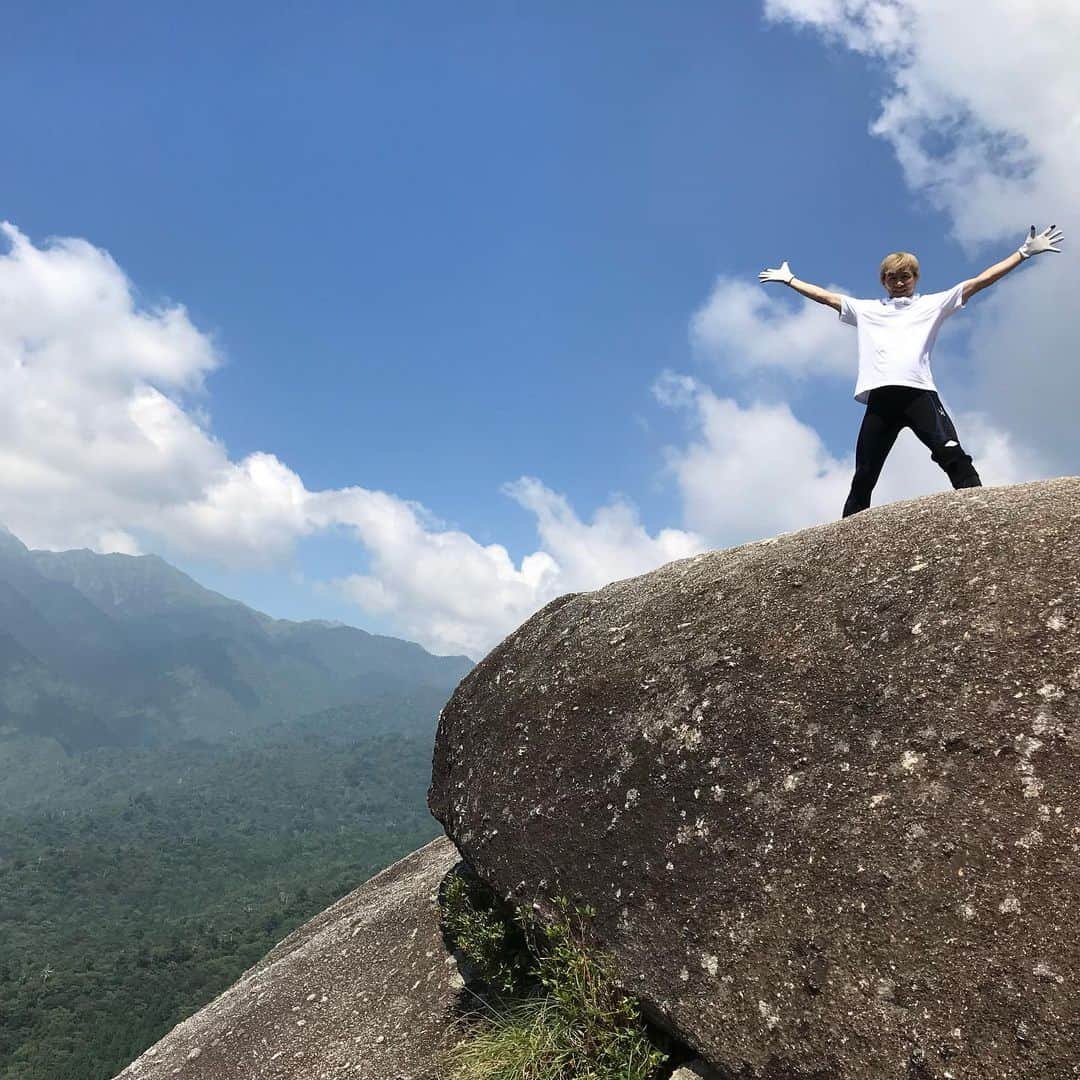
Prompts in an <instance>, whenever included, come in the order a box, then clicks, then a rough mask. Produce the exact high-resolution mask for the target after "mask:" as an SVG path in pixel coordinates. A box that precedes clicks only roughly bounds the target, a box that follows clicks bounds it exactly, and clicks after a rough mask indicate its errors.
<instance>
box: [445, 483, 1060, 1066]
mask: <svg viewBox="0 0 1080 1080" xmlns="http://www.w3.org/2000/svg"><path fill="white" fill-rule="evenodd" d="M1078 573H1080V480H1077V479H1071V478H1070V479H1062V480H1055V481H1044V482H1039V483H1034V484H1027V485H1022V486H1016V487H1010V488H997V489H977V490H973V491H965V492H960V493H956V492H948V493H943V494H941V495H936V496H931V497H929V498H926V499H920V500H916V501H913V502H908V503H898V504H893V505H890V506H885V507H882V508H878V509H874V510H871V511H867V512H866V513H863V514H860V515H858V516H856V517H853V518H849V519H847V520H845V521H839V522H835V523H832V524H828V525H823V526H819V527H816V528H813V529H808V530H806V531H804V532H800V533H795V534H789V535H785V536H781V537H779V538H777V539H776V540H772V541H765V542H761V543H756V544H750V545H747V546H744V547H741V548H737V549H733V550H729V551H722V552H715V553H711V554H707V555H702V556H697V557H695V558H692V559H687V560H684V561H680V562H677V563H672V564H670V565H668V566H666V567H663V568H661V569H660V570H657V571H655V572H653V573H651V574H647V575H645V576H643V577H639V578H635V579H632V580H629V581H623V582H619V583H616V584H614V585H610V586H608V587H606V588H604V589H601V590H599V591H597V592H594V593H588V594H579V595H572V596H567V597H563V598H562V599H560V600H556V601H554V602H553V603H551V604H549V605H548V606H547V607H546V608H544V609H543V610H542V611H541V612H539V613H538V614H537V615H535V616H534V617H533V618H532V619H530V620H529V621H528V622H527V623H526V624H525V625H524V626H523V627H521V628H520V629H519V630H518V631H517V632H516V633H514V634H513V635H511V636H510V637H509V638H507V639H506V640H505V641H504V642H503V643H502V644H501V645H499V646H498V647H497V648H496V649H494V650H493V651H492V652H491V653H490V654H489V656H488V657H487V658H486V659H485V660H484V661H483V662H482V663H481V664H480V665H479V666H478V667H477V668H476V669H474V671H473V672H472V673H470V674H469V675H468V676H467V677H466V678H465V680H464V681H463V682H462V684H461V685H460V686H459V688H458V690H457V691H456V692H455V694H454V696H453V698H452V699H451V701H450V703H449V704H448V705H447V707H446V708H445V709H444V711H443V715H442V717H441V720H440V726H439V734H438V738H437V744H436V755H435V769H434V777H433V783H432V789H431V793H430V804H431V807H432V809H433V811H434V812H435V814H436V816H437V817H438V818H439V819H440V820H441V821H442V822H443V823H444V825H445V826H446V829H447V831H448V833H449V834H450V836H451V837H452V838H453V839H454V840H455V841H456V843H457V845H458V847H459V848H460V849H461V851H462V853H463V854H464V856H465V857H466V858H467V859H468V861H469V862H470V864H471V865H472V866H473V867H474V869H475V870H476V871H477V873H479V875H480V876H481V877H482V878H484V879H485V880H486V881H487V882H489V884H492V885H493V886H494V887H495V888H496V889H498V890H499V891H501V892H502V893H503V894H504V895H505V896H507V897H508V898H510V899H512V900H514V901H516V902H519V903H533V902H535V903H537V904H538V905H539V909H540V910H541V911H542V912H543V911H549V910H550V906H549V904H550V900H551V898H552V897H553V896H554V895H556V894H558V893H562V894H565V895H567V896H569V897H571V898H573V899H575V900H578V901H586V902H588V903H589V904H591V905H593V906H594V907H595V908H596V909H597V912H598V914H597V917H596V920H595V932H596V937H597V941H598V943H599V944H600V945H602V946H604V947H606V948H608V949H610V950H612V952H613V954H614V958H615V961H616V966H617V970H618V972H619V977H620V980H621V981H622V982H623V984H624V985H625V986H627V987H629V988H630V989H631V990H632V991H633V992H635V993H636V994H637V995H638V996H639V997H641V998H642V1000H643V1001H644V1002H645V1004H646V1006H647V1008H648V1009H649V1010H650V1011H651V1012H653V1013H654V1014H655V1015H656V1016H657V1017H659V1018H662V1021H663V1022H664V1024H665V1026H667V1027H669V1028H670V1029H672V1030H673V1031H675V1032H676V1033H677V1034H678V1035H680V1036H681V1037H682V1038H683V1039H685V1041H686V1042H688V1043H689V1044H690V1045H691V1046H692V1047H694V1048H695V1050H696V1051H697V1052H699V1053H700V1054H701V1055H702V1056H703V1057H704V1058H705V1059H706V1060H707V1061H708V1063H709V1064H711V1065H712V1066H713V1067H715V1068H717V1069H718V1070H719V1071H720V1073H721V1075H723V1076H725V1077H737V1078H745V1077H766V1078H770V1080H809V1078H813V1080H891V1078H900V1077H903V1078H905V1080H911V1078H941V1080H999V1078H1000V1080H1006V1078H1007V1080H1062V1078H1066V1077H1075V1076H1080V918H1078V917H1077V910H1078V904H1080V854H1078V851H1080V586H1078V580H1077V578H1078Z"/></svg>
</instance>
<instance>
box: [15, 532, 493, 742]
mask: <svg viewBox="0 0 1080 1080" xmlns="http://www.w3.org/2000/svg"><path fill="white" fill-rule="evenodd" d="M471 666H472V664H471V661H469V660H468V658H467V657H437V656H433V655H432V654H430V653H428V652H427V651H426V650H425V649H423V648H422V647H421V646H420V645H418V644H416V643H414V642H407V641H403V640H400V639H398V638H392V637H387V636H383V635H377V634H371V633H369V632H368V631H365V630H361V629H359V628H357V627H351V626H347V625H345V624H341V623H337V624H335V623H329V622H326V621H324V620H312V621H309V622H294V621H291V620H286V619H275V618H273V617H272V616H270V615H267V614H265V613H263V612H260V611H257V610H255V609H253V608H250V607H248V606H246V605H245V604H243V603H241V602H240V601H238V600H233V599H231V598H229V597H226V596H223V595H222V594H220V593H217V592H214V591H213V590H210V589H207V588H205V587H204V586H202V585H201V584H199V583H198V582H197V581H196V580H195V579H194V578H192V577H190V576H189V575H187V574H185V573H184V572H183V571H181V570H179V569H177V568H176V567H174V566H172V565H171V564H169V563H168V562H166V561H165V560H164V559H162V558H160V557H159V556H156V555H122V554H111V555H99V554H97V553H95V552H92V551H89V550H87V549H77V550H73V551H63V552H53V551H41V550H33V549H30V548H28V547H27V546H26V545H25V544H23V543H22V542H21V541H20V540H19V539H18V538H17V537H16V536H15V535H14V534H12V533H11V532H9V531H6V530H5V531H0V737H3V736H4V734H8V735H11V734H21V735H27V734H30V735H44V736H47V737H51V738H54V739H56V740H57V741H58V742H59V743H60V744H61V745H63V746H64V747H65V749H67V750H78V749H85V748H88V747H92V746H96V745H139V744H148V745H152V744H155V743H161V742H170V741H175V740H178V739H185V738H192V737H195V738H208V739H215V738H220V737H224V736H228V735H233V734H237V733H240V732H243V731H246V730H251V729H253V728H256V727H261V726H265V725H269V724H274V723H280V722H282V721H287V720H290V719H293V718H294V717H297V716H301V715H306V714H310V713H312V712H317V711H319V710H321V709H330V708H335V707H342V706H346V705H350V704H355V703H357V702H361V701H363V700H364V699H366V698H367V697H369V696H372V695H384V694H387V693H398V692H400V693H408V692H410V691H411V690H413V689H415V688H416V687H417V686H421V687H427V688H432V689H437V690H442V691H445V692H446V693H447V694H448V693H449V691H450V690H451V689H452V688H453V686H454V685H455V684H456V682H457V681H458V680H459V679H460V678H461V677H462V676H463V675H464V674H465V672H466V671H467V670H468V669H469V668H470V667H471Z"/></svg>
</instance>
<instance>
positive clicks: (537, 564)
mask: <svg viewBox="0 0 1080 1080" xmlns="http://www.w3.org/2000/svg"><path fill="white" fill-rule="evenodd" d="M506 493H507V494H508V495H510V496H511V497H512V498H513V499H515V500H516V501H517V502H518V503H519V504H520V505H521V506H523V507H524V508H525V509H528V510H530V511H532V512H533V513H534V514H535V515H536V518H537V527H538V533H539V539H540V541H541V544H542V545H543V546H542V548H541V549H540V550H538V551H535V552H533V553H532V554H530V555H526V556H525V557H524V558H522V559H521V561H520V563H519V564H515V563H514V560H513V559H512V558H511V556H510V554H509V552H508V551H507V549H506V548H505V547H503V546H502V545H501V544H488V545H482V544H480V543H478V542H477V541H476V540H474V539H473V538H472V537H471V536H469V535H468V534H467V533H464V532H461V531H458V530H453V529H446V528H444V527H441V526H440V524H439V523H438V522H433V521H431V520H430V518H429V515H428V514H427V512H426V511H425V510H424V508H423V507H421V506H418V505H416V504H413V503H408V502H406V501H404V500H402V499H399V498H397V497H395V496H393V495H388V494H385V493H383V492H372V491H365V490H363V489H360V488H351V489H347V490H343V491H334V492H321V493H319V494H317V495H315V496H313V499H312V514H313V517H314V518H315V520H317V521H318V522H319V523H320V525H327V524H331V523H337V524H344V525H346V526H348V527H349V528H350V529H351V530H352V531H353V533H354V535H355V537H356V539H357V540H358V541H359V542H360V543H361V544H362V545H363V546H364V548H365V549H366V550H367V552H368V553H369V557H370V560H371V567H370V570H369V572H368V573H366V574H354V575H349V576H347V577H345V578H342V579H340V580H338V581H336V582H334V586H335V587H336V588H338V589H340V590H341V591H342V592H343V593H344V594H345V595H346V596H347V597H348V598H350V599H351V600H353V601H354V602H355V603H357V604H359V605H360V606H361V607H363V608H364V609H365V610H367V611H370V612H372V613H388V614H390V615H391V616H392V617H393V620H394V623H395V625H397V626H399V627H401V629H402V631H403V632H405V633H407V634H408V635H409V636H412V637H415V638H416V639H418V640H420V641H435V642H437V643H438V644H439V645H440V651H448V652H464V653H466V654H467V655H469V656H480V655H483V653H485V652H486V651H487V650H488V649H489V648H490V647H491V646H492V645H494V644H495V643H496V642H497V641H498V640H499V639H500V638H501V637H502V636H504V635H505V634H506V633H508V632H509V631H510V630H512V629H513V628H514V627H515V626H517V625H518V624H519V623H521V622H523V621H524V620H525V619H526V618H528V616H529V615H531V614H532V613H533V612H534V611H536V610H537V608H539V607H541V606H542V605H543V604H545V603H547V602H548V601H549V600H552V599H554V598H555V597H556V596H560V595H562V594H563V593H566V592H572V591H576V590H581V589H595V588H597V587H599V586H600V585H604V584H606V583H607V582H609V581H614V580H616V579H618V578H621V577H627V576H630V575H632V574H638V573H643V572H644V571H646V570H651V569H653V568H654V567H656V566H658V565H660V564H661V563H664V562H669V561H670V560H671V559H675V558H681V557H682V556H684V555H689V554H693V553H694V552H696V551H699V550H701V540H700V538H698V537H696V536H694V535H692V534H689V533H684V532H681V531H679V530H675V529H665V530H662V531H661V532H660V533H659V534H658V536H657V537H655V538H653V537H650V536H649V534H648V533H647V532H646V530H645V529H644V528H643V527H642V525H641V524H640V523H639V521H638V518H637V513H636V511H635V510H634V509H633V508H632V507H631V506H630V505H629V504H627V503H625V502H615V503H612V504H611V505H609V506H606V507H602V508H601V509H600V510H598V511H597V513H596V514H595V516H594V518H593V520H592V522H583V521H581V520H580V519H579V518H578V516H577V515H576V514H575V513H574V512H573V510H572V509H571V508H570V506H569V504H568V502H567V501H566V499H565V498H564V497H563V496H561V495H559V494H557V493H556V492H553V491H551V490H550V489H549V488H547V487H546V486H545V485H544V484H542V483H541V482H540V481H538V480H536V479H533V478H528V477H526V478H522V479H521V480H518V481H516V482H515V483H512V484H508V485H507V486H506Z"/></svg>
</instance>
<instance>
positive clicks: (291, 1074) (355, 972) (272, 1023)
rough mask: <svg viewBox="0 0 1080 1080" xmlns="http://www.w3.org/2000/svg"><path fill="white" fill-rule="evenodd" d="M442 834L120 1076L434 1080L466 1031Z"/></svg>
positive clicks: (450, 855)
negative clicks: (445, 921) (445, 912)
mask: <svg viewBox="0 0 1080 1080" xmlns="http://www.w3.org/2000/svg"><path fill="white" fill-rule="evenodd" d="M456 862H458V854H457V852H456V851H455V850H454V847H453V845H452V844H451V843H450V842H449V841H448V840H446V839H445V838H440V839H438V840H435V841H433V842H432V843H430V844H428V845H427V846H426V847H423V848H421V849H420V850H419V851H416V852H413V854H412V855H409V856H407V857H406V858H404V859H402V860H401V861H400V862H397V863H395V864H394V865H393V866H391V867H388V868H387V869H386V870H384V871H383V872H382V873H380V874H378V875H376V876H375V877H373V878H372V879H371V880H370V881H369V882H367V884H365V885H362V886H361V887H360V888H359V889H357V890H356V891H355V892H352V893H350V894H349V895H348V896H346V897H344V898H343V899H341V900H339V901H338V902H337V903H336V904H334V905H333V906H332V907H330V908H328V909H327V910H326V911H324V912H323V913H322V914H321V915H318V916H316V917H315V918H314V919H312V920H311V922H309V923H307V924H306V925H305V926H302V927H301V928H300V929H299V930H297V931H296V932H295V933H293V934H292V935H290V936H289V937H287V938H286V939H285V940H284V941H283V942H281V944H279V945H278V946H277V947H276V948H275V949H274V950H273V951H272V952H270V953H269V954H268V955H267V956H266V957H265V959H263V960H262V961H260V962H259V963H258V964H256V965H255V967H253V968H252V969H251V970H250V971H249V972H247V973H246V974H245V975H244V976H243V977H242V978H241V979H240V980H239V981H238V982H237V983H236V984H235V985H234V986H232V987H230V988H229V989H228V990H227V991H226V992H225V993H224V994H222V995H221V997H219V998H218V999H217V1000H216V1001H213V1002H211V1003H210V1004H209V1005H207V1006H206V1007H205V1008H204V1009H202V1010H201V1011H200V1012H198V1013H196V1014H195V1015H194V1016H193V1017H191V1018H190V1019H188V1020H185V1021H184V1022H183V1023H182V1024H180V1025H179V1026H178V1027H176V1028H174V1029H173V1030H172V1031H171V1032H170V1033H169V1034H168V1035H166V1036H165V1037H164V1038H163V1039H162V1040H161V1041H160V1042H159V1043H157V1044H156V1045H155V1046H152V1047H151V1048H150V1049H149V1050H147V1051H146V1053H145V1054H143V1055H142V1056H141V1057H140V1058H138V1059H137V1060H136V1061H134V1062H132V1064H130V1065H129V1066H128V1067H127V1068H126V1069H125V1070H124V1071H123V1072H122V1073H120V1075H119V1077H117V1078H116V1080H166V1078H168V1080H177V1078H178V1080H339V1078H344V1077H349V1080H427V1078H430V1077H431V1076H433V1075H434V1066H435V1063H436V1060H437V1058H438V1056H439V1054H440V1052H441V1051H442V1050H443V1049H444V1048H445V1047H446V1046H448V1045H449V1044H450V1043H451V1042H452V1041H453V1040H454V1038H455V1037H456V1036H458V1035H459V1034H460V1030H459V1028H458V1026H457V1016H458V1013H457V1002H458V995H459V992H460V989H461V987H462V986H463V983H462V980H461V976H460V975H459V974H458V971H457V967H456V965H455V962H454V960H453V958H452V957H451V956H450V955H448V953H447V951H446V948H445V946H444V944H443V939H442V934H441V932H440V929H439V919H438V909H437V904H436V893H437V891H438V888H439V884H440V882H441V881H442V879H443V878H444V877H445V876H446V874H447V873H448V872H449V870H450V868H451V867H452V866H453V865H454V864H455V863H456Z"/></svg>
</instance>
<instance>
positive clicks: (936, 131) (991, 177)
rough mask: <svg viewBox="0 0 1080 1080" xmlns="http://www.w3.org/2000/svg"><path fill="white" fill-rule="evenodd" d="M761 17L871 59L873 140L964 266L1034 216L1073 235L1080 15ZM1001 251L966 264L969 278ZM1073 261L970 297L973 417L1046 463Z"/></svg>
mask: <svg viewBox="0 0 1080 1080" xmlns="http://www.w3.org/2000/svg"><path fill="white" fill-rule="evenodd" d="M764 10H765V14H766V16H767V17H768V18H770V19H773V20H776V21H787V22H790V23H793V24H796V25H800V26H804V27H807V28H810V29H812V30H814V31H816V32H818V33H820V34H821V35H822V36H823V37H824V38H825V39H826V40H827V41H830V42H839V43H842V44H843V45H845V46H846V47H848V48H851V49H854V50H856V51H859V52H861V53H864V54H866V55H868V56H870V57H873V58H875V59H876V60H877V61H878V62H879V63H881V64H882V66H883V68H884V69H885V71H886V73H887V75H888V76H889V77H890V79H891V88H890V90H889V93H888V94H887V96H886V97H885V98H884V100H883V101H882V103H881V114H880V117H879V119H878V121H877V122H876V123H875V125H874V127H873V129H872V130H873V132H874V133H875V134H876V135H878V136H879V137H881V138H884V139H886V140H887V141H888V142H889V143H890V144H891V145H892V146H893V148H894V150H895V153H896V156H897V159H898V161H899V162H900V164H901V166H902V168H903V172H904V175H905V178H906V181H907V183H908V185H909V187H910V188H911V189H912V190H913V191H914V192H916V193H917V194H919V195H921V196H922V197H924V198H926V199H927V200H928V201H929V203H930V204H931V205H933V206H936V207H938V208H940V209H942V210H944V211H945V212H946V213H947V214H948V215H949V217H950V219H951V221H952V223H953V231H954V234H955V236H956V238H957V239H958V240H959V241H960V243H962V244H963V245H964V246H965V248H966V249H967V250H968V252H969V254H970V255H971V256H972V258H973V259H974V258H975V252H976V250H979V251H982V250H985V249H986V245H987V244H988V242H993V243H994V244H1003V245H1004V244H1012V243H1015V244H1019V242H1020V240H1021V238H1022V236H1023V233H1024V230H1025V229H1026V228H1027V226H1028V225H1029V224H1031V223H1033V222H1034V223H1038V224H1039V225H1040V226H1042V225H1047V224H1050V223H1053V224H1057V225H1059V226H1061V227H1062V228H1063V229H1064V230H1065V233H1066V245H1070V244H1073V245H1075V243H1077V242H1078V241H1080V229H1078V226H1080V214H1078V209H1080V196H1078V193H1077V188H1076V180H1075V178H1076V176H1077V175H1078V174H1080V105H1078V102H1080V65H1078V64H1077V63H1076V58H1075V51H1076V42H1077V41H1078V40H1080V5H1078V4H1076V3H1073V2H1068V0H1024V2H1023V3H1020V2H1017V0H951V2H950V3H948V4H942V3H938V2H937V0H907V2H905V3H903V4H895V3H893V2H892V0H765V4H764ZM976 45H977V47H976ZM1007 250H1008V249H1007V248H1006V249H1005V250H1002V251H997V252H993V251H992V252H990V255H989V256H980V257H979V259H978V264H977V265H975V266H973V268H972V273H973V274H974V273H977V272H978V271H979V270H981V269H982V265H981V263H982V262H983V261H984V259H985V260H986V261H988V262H989V261H996V259H997V258H1001V257H1003V256H1004V255H1005V254H1007ZM1069 250H1070V249H1069V247H1068V246H1067V247H1066V251H1067V252H1068V251H1069ZM1073 257H1075V256H1072V255H1069V254H1065V255H1061V256H1055V255H1044V256H1040V257H1039V258H1038V259H1036V260H1035V262H1034V264H1033V265H1030V266H1025V267H1023V268H1022V269H1021V270H1019V271H1017V272H1016V273H1015V274H1014V275H1012V276H1011V277H1010V278H1008V279H1007V280H1006V281H1004V282H1002V283H1001V284H999V285H996V286H995V287H994V289H993V292H992V293H990V294H987V295H986V297H985V298H982V297H981V298H980V300H979V303H980V305H981V304H983V303H987V302H988V303H989V304H990V305H992V311H988V312H987V313H986V317H985V318H983V319H981V320H980V323H979V325H978V329H977V330H976V334H975V336H974V340H973V343H972V354H973V356H974V358H975V361H976V364H977V369H976V370H977V372H978V375H977V384H976V388H975V400H976V401H977V404H978V407H979V409H980V411H982V412H984V413H986V414H987V415H988V416H989V417H990V418H991V419H992V421H993V422H994V423H995V424H996V425H997V426H998V427H999V428H1004V427H1008V428H1009V429H1010V430H1011V431H1013V432H1014V433H1015V435H1016V436H1017V437H1018V438H1019V439H1021V440H1023V441H1025V442H1030V443H1031V444H1032V445H1034V446H1035V447H1036V448H1037V449H1038V452H1039V454H1040V457H1041V458H1043V459H1044V460H1046V461H1047V462H1049V463H1050V467H1051V468H1058V469H1061V468H1063V467H1075V466H1074V464H1073V463H1074V462H1075V458H1076V454H1077V452H1078V451H1080V431H1078V429H1077V426H1076V424H1075V420H1074V414H1075V403H1076V401H1077V399H1078V398H1080V367H1078V366H1077V365H1075V364H1074V363H1073V354H1074V352H1075V342H1076V341H1077V340H1078V337H1080V309H1077V307H1076V305H1075V304H1074V302H1073V295H1072V294H1073V291H1074V289H1073V285H1072V282H1073V281H1074V279H1075V273H1073V272H1072V271H1071V269H1070V266H1069V263H1068V262H1067V261H1066V260H1068V259H1070V258H1073ZM991 298H992V299H991Z"/></svg>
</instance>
